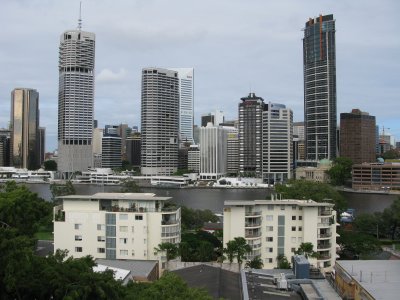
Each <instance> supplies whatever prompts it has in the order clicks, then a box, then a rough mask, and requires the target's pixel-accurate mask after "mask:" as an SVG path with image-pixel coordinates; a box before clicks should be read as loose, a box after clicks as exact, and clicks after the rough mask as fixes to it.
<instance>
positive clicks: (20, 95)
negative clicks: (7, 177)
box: [10, 88, 40, 170]
mask: <svg viewBox="0 0 400 300" xmlns="http://www.w3.org/2000/svg"><path fill="white" fill-rule="evenodd" d="M10 119H11V128H10V129H11V153H12V154H11V164H12V165H13V166H14V167H16V168H26V169H29V170H37V169H39V168H40V153H39V150H40V138H39V93H38V92H37V91H36V90H33V89H26V88H16V89H14V90H13V91H12V92H11V118H10Z"/></svg>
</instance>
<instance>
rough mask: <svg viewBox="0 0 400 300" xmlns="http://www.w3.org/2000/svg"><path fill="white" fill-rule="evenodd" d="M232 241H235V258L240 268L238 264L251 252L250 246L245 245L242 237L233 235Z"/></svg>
mask: <svg viewBox="0 0 400 300" xmlns="http://www.w3.org/2000/svg"><path fill="white" fill-rule="evenodd" d="M234 241H235V243H236V259H237V262H238V264H239V270H240V266H241V264H242V262H243V259H244V258H245V256H246V254H247V253H249V252H251V247H250V246H249V245H247V243H246V240H245V239H244V238H243V237H235V238H234Z"/></svg>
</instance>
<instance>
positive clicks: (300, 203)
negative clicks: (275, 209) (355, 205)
mask: <svg viewBox="0 0 400 300" xmlns="http://www.w3.org/2000/svg"><path fill="white" fill-rule="evenodd" d="M268 204H275V205H276V204H278V205H298V206H310V207H315V206H323V207H326V206H329V207H333V206H334V205H333V204H332V203H327V202H315V201H313V200H296V199H282V200H253V201H248V200H226V201H225V202H224V205H225V206H235V205H246V206H251V205H253V206H254V205H268Z"/></svg>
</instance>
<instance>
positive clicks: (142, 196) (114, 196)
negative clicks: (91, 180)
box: [57, 193, 172, 201]
mask: <svg viewBox="0 0 400 300" xmlns="http://www.w3.org/2000/svg"><path fill="white" fill-rule="evenodd" d="M171 198H172V197H157V196H156V194H154V193H96V194H93V195H68V196H60V197H57V199H65V200H104V199H106V200H151V201H156V200H158V201H167V200H169V199H171Z"/></svg>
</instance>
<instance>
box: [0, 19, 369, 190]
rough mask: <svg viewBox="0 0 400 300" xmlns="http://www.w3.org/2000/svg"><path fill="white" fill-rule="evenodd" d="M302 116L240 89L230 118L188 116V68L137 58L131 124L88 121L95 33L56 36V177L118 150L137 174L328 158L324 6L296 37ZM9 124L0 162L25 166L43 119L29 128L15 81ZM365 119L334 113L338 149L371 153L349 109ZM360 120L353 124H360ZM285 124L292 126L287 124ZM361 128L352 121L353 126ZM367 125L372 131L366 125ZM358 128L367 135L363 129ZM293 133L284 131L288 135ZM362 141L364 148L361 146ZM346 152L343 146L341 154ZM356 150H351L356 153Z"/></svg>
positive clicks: (286, 169) (30, 98)
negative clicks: (136, 115) (136, 111)
mask: <svg viewBox="0 0 400 300" xmlns="http://www.w3.org/2000/svg"><path fill="white" fill-rule="evenodd" d="M303 62H304V123H302V124H301V125H299V124H294V125H293V113H292V110H291V109H290V108H286V106H285V105H283V104H276V103H271V102H268V103H265V102H264V99H263V98H261V97H257V96H256V95H255V93H250V94H249V95H248V96H247V97H243V98H241V99H240V100H241V101H239V99H238V120H237V121H232V122H225V121H224V118H223V114H222V112H219V111H216V112H215V113H212V114H209V115H204V116H203V117H202V122H201V127H200V128H197V127H196V126H193V118H194V115H193V107H194V71H193V68H181V69H180V68H168V69H163V68H144V69H143V70H142V88H141V133H138V132H137V130H132V129H131V128H129V127H128V126H127V125H125V124H121V125H118V126H106V128H105V129H100V128H97V125H95V123H94V118H93V109H94V82H95V80H94V68H95V35H94V34H93V33H90V32H86V31H82V30H81V26H80V24H79V26H78V29H77V30H68V31H66V32H64V33H63V34H62V35H61V37H60V47H59V66H58V69H59V94H58V170H59V171H60V172H61V174H62V175H63V177H64V178H68V177H69V176H70V175H71V174H73V173H74V172H76V171H81V172H82V171H86V170H87V169H88V168H90V167H111V168H113V167H120V166H121V160H128V161H129V162H130V163H131V164H132V165H134V166H140V167H141V173H142V175H145V176H151V175H172V174H173V173H175V172H176V171H177V170H178V169H188V170H192V171H195V172H198V173H199V174H200V178H202V179H217V178H219V177H221V176H223V175H226V174H231V175H239V176H251V177H256V178H261V179H262V181H263V182H266V183H275V182H284V181H286V180H287V179H290V178H292V177H293V168H294V167H295V165H296V161H297V160H299V159H303V160H312V161H318V160H321V159H328V160H331V159H333V158H335V157H336V156H337V155H338V153H339V145H340V143H339V141H340V138H339V131H338V129H337V119H336V116H337V111H336V102H337V101H336V50H335V20H334V18H333V15H326V16H319V17H317V18H314V19H311V18H310V19H309V21H307V22H306V24H305V29H304V38H303ZM11 98H12V99H11V123H10V129H9V130H3V131H2V132H0V151H1V154H2V155H1V157H0V164H2V165H7V164H9V165H14V166H17V167H23V168H28V169H37V168H39V167H40V165H41V163H42V162H43V158H44V133H43V132H44V129H40V128H39V94H38V92H37V91H36V90H33V89H19V88H18V89H15V90H14V91H13V92H12V97H11ZM356 115H357V117H355V119H357V120H362V121H365V122H366V121H369V122H373V124H372V123H371V124H370V126H369V127H368V128H369V131H368V132H367V131H366V129H365V126H361V127H362V128H363V129H362V130H363V134H361V133H360V132H359V131H357V130H356V128H358V127H357V126H356V125H355V123H354V122H353V123H352V125H350V127H351V128H352V132H354V134H355V135H356V136H359V137H360V139H361V141H360V142H358V143H356V144H357V145H359V148H357V147H356V146H354V147H353V146H352V145H353V144H355V143H354V140H356V137H353V136H351V134H350V133H349V132H348V131H346V128H347V127H346V124H347V123H349V122H350V121H349V120H350V119H354V117H351V116H349V115H346V114H344V115H343V116H342V122H341V132H342V135H341V138H342V139H343V141H345V142H344V143H342V145H344V146H341V148H342V149H341V150H342V153H341V154H342V156H343V155H346V156H349V157H350V158H352V159H354V161H358V158H355V156H357V155H358V154H360V153H364V152H368V153H369V156H368V157H367V156H364V157H362V158H360V161H373V160H374V157H373V154H374V151H373V150H371V149H370V148H371V147H375V146H371V145H375V142H374V143H373V141H374V140H376V134H375V118H374V117H372V116H368V117H366V114H365V113H361V112H359V113H357V111H356ZM361 127H360V128H361ZM293 130H294V133H293ZM360 130H361V129H360ZM372 131H373V133H372ZM364 135H369V137H368V138H365V137H364ZM293 137H294V138H293ZM365 149H368V150H365ZM351 153H352V154H351ZM358 156H359V155H358Z"/></svg>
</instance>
